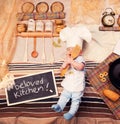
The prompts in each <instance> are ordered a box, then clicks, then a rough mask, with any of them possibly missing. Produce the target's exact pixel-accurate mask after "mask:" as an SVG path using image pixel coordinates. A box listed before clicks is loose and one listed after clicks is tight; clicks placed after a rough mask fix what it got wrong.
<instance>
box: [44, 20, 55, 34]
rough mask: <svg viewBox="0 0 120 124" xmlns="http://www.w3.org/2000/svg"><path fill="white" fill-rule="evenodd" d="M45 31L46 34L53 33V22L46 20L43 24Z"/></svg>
mask: <svg viewBox="0 0 120 124" xmlns="http://www.w3.org/2000/svg"><path fill="white" fill-rule="evenodd" d="M45 31H46V32H53V22H52V21H50V20H47V21H46V22H45Z"/></svg>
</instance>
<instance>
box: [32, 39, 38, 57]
mask: <svg viewBox="0 0 120 124" xmlns="http://www.w3.org/2000/svg"><path fill="white" fill-rule="evenodd" d="M31 56H32V57H33V58H37V57H38V52H37V51H36V37H34V49H33V51H32V53H31Z"/></svg>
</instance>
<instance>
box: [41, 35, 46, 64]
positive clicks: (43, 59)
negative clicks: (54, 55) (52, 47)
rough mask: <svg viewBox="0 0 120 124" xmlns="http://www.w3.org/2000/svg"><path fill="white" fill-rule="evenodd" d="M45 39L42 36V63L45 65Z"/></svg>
mask: <svg viewBox="0 0 120 124" xmlns="http://www.w3.org/2000/svg"><path fill="white" fill-rule="evenodd" d="M45 59H46V57H45V37H44V36H43V51H42V61H43V63H45Z"/></svg>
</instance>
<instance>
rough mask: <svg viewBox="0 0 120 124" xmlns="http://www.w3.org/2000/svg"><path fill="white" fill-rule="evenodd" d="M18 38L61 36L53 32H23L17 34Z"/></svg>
mask: <svg viewBox="0 0 120 124" xmlns="http://www.w3.org/2000/svg"><path fill="white" fill-rule="evenodd" d="M17 36H20V37H48V38H49V37H59V34H57V33H53V34H52V33H51V32H21V33H17Z"/></svg>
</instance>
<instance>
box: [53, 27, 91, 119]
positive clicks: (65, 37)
mask: <svg viewBox="0 0 120 124" xmlns="http://www.w3.org/2000/svg"><path fill="white" fill-rule="evenodd" d="M60 39H61V40H62V41H66V43H67V48H66V58H65V60H64V62H63V64H62V66H61V68H60V70H61V71H62V70H63V69H65V68H66V67H67V66H69V69H68V70H67V72H66V74H65V78H64V80H63V81H62V83H61V85H62V87H63V91H62V93H61V95H60V98H59V100H58V102H57V104H53V105H52V109H53V110H54V111H56V112H62V111H63V109H64V108H65V106H66V104H67V103H68V102H69V100H70V99H71V106H70V110H69V111H68V112H67V113H65V114H64V115H63V116H64V118H65V119H66V120H70V119H72V118H73V117H74V116H75V114H76V112H77V111H78V109H79V104H80V103H81V97H82V96H83V94H84V89H85V60H84V58H83V57H82V50H80V51H79V54H78V56H77V57H76V58H75V59H73V58H72V56H71V53H72V51H73V49H74V48H75V46H76V45H79V47H80V48H82V43H83V40H86V41H87V42H90V41H91V34H90V32H89V30H88V29H87V28H86V27H84V26H74V27H66V28H64V29H62V31H61V32H60Z"/></svg>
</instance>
